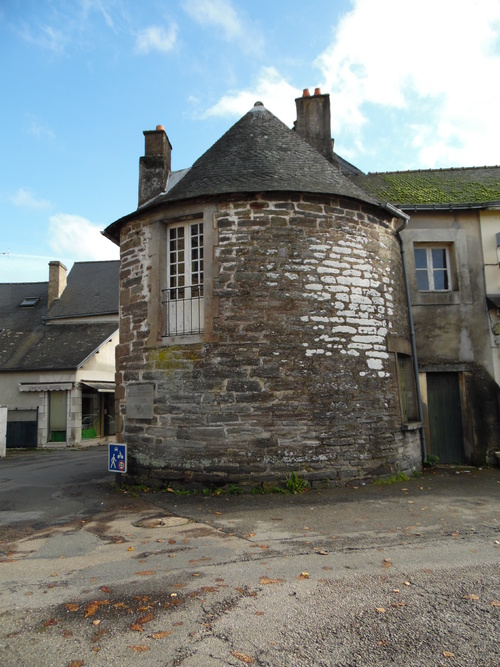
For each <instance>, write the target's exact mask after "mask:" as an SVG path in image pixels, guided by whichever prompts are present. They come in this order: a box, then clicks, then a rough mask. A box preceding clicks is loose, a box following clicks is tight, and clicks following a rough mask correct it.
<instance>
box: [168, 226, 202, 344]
mask: <svg viewBox="0 0 500 667" xmlns="http://www.w3.org/2000/svg"><path fill="white" fill-rule="evenodd" d="M163 307H164V312H165V325H166V326H165V331H164V333H163V335H164V336H183V335H187V334H199V333H202V332H203V322H204V302H203V222H201V221H197V222H185V223H181V224H175V225H171V226H169V227H168V229H167V288H166V289H164V290H163Z"/></svg>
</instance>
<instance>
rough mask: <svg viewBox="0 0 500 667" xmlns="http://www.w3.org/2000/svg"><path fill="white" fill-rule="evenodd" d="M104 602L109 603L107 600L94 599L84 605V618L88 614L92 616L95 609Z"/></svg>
mask: <svg viewBox="0 0 500 667" xmlns="http://www.w3.org/2000/svg"><path fill="white" fill-rule="evenodd" d="M104 604H109V601H108V600H94V601H93V602H90V603H89V604H88V605H87V606H86V607H85V612H86V613H85V618H88V617H89V616H93V615H94V614H95V613H96V611H97V610H98V609H99V607H101V606H102V605H104Z"/></svg>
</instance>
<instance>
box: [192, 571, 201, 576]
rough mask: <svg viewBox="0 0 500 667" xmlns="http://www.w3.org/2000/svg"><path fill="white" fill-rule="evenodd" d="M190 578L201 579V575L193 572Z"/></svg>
mask: <svg viewBox="0 0 500 667" xmlns="http://www.w3.org/2000/svg"><path fill="white" fill-rule="evenodd" d="M191 576H192V577H201V574H200V573H199V572H193V574H192V575H191Z"/></svg>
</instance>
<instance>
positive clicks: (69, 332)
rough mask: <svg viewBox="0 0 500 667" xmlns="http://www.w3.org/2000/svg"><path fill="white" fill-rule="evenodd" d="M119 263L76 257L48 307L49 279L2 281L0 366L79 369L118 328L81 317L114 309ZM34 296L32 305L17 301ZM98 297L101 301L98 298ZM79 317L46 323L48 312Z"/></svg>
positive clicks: (111, 324) (116, 312)
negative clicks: (78, 320)
mask: <svg viewBox="0 0 500 667" xmlns="http://www.w3.org/2000/svg"><path fill="white" fill-rule="evenodd" d="M118 268H119V262H118V261H113V262H77V263H75V264H74V266H73V268H72V270H71V271H70V273H69V274H68V284H67V286H66V289H65V290H64V292H63V293H62V295H61V298H60V299H59V300H58V301H55V302H54V304H53V306H52V308H51V309H50V311H49V313H48V312H47V296H48V283H47V282H42V283H0V371H13V370H26V371H27V370H63V369H76V368H78V367H79V366H80V365H81V364H82V363H83V362H84V361H85V360H86V359H87V358H88V357H89V355H91V354H92V353H93V352H95V351H96V350H97V349H98V348H99V347H100V346H101V345H102V344H103V343H105V342H106V341H107V340H109V338H110V337H111V336H112V335H113V334H114V332H115V331H116V330H117V328H118V323H117V322H106V323H97V324H95V323H90V322H88V321H86V319H85V316H87V317H89V316H95V315H100V314H108V313H112V314H116V315H117V314H118ZM29 297H32V298H33V299H34V300H35V303H34V305H32V306H26V307H23V306H21V303H22V302H23V300H24V299H26V298H29ZM100 299H102V304H101V303H100ZM53 313H55V317H56V318H57V317H82V321H81V323H79V324H63V323H60V324H57V319H54V320H53V322H54V324H45V321H46V320H48V316H49V314H50V316H52V315H53Z"/></svg>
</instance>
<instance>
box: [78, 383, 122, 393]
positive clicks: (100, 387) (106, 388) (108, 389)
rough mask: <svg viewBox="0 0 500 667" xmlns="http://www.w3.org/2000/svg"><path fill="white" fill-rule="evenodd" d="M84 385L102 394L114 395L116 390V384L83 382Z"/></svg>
mask: <svg viewBox="0 0 500 667" xmlns="http://www.w3.org/2000/svg"><path fill="white" fill-rule="evenodd" d="M82 384H83V385H84V386H85V387H90V388H91V389H94V390H95V391H98V392H99V393H101V394H103V393H104V394H114V393H115V389H116V385H115V383H114V382H87V381H86V380H82Z"/></svg>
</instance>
